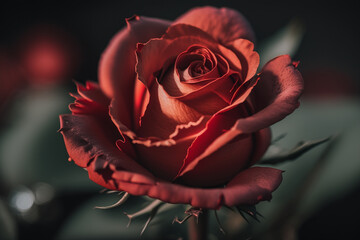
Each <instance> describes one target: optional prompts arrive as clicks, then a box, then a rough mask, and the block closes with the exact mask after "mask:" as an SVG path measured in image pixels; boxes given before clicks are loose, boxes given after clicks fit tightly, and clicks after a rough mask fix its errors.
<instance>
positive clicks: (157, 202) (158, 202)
mask: <svg viewBox="0 0 360 240" xmlns="http://www.w3.org/2000/svg"><path fill="white" fill-rule="evenodd" d="M163 203H164V202H162V201H161V200H154V201H153V202H152V203H150V204H149V205H147V206H146V207H145V208H143V209H141V210H140V211H138V212H135V213H132V214H128V213H126V212H124V214H125V215H126V216H127V217H128V218H129V223H128V225H127V227H129V226H130V224H131V220H132V219H133V218H136V217H139V216H142V215H144V214H147V213H151V212H152V211H153V209H155V208H157V207H160V206H161V205H162V204H163Z"/></svg>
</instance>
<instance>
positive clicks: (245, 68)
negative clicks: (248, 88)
mask: <svg viewBox="0 0 360 240" xmlns="http://www.w3.org/2000/svg"><path fill="white" fill-rule="evenodd" d="M228 48H229V49H231V50H232V52H234V53H235V54H236V57H237V58H238V59H239V60H240V62H241V71H240V72H241V73H242V74H243V75H242V77H243V79H244V81H247V80H249V79H250V78H252V77H253V76H254V75H255V74H256V71H257V69H258V67H259V63H260V57H259V54H258V53H257V52H255V51H254V43H252V42H250V41H248V40H246V39H236V40H234V41H232V42H230V43H229V44H228Z"/></svg>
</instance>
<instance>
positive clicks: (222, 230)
mask: <svg viewBox="0 0 360 240" xmlns="http://www.w3.org/2000/svg"><path fill="white" fill-rule="evenodd" d="M214 213H215V218H216V222H217V224H218V227H219V230H220V232H221V233H222V234H223V235H226V232H225V231H224V228H223V227H222V225H221V223H220V219H219V216H218V214H217V210H214Z"/></svg>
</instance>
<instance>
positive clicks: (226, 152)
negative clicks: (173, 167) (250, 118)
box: [177, 134, 254, 187]
mask: <svg viewBox="0 0 360 240" xmlns="http://www.w3.org/2000/svg"><path fill="white" fill-rule="evenodd" d="M253 142H254V140H253V137H252V135H251V134H248V135H242V136H241V138H240V139H238V140H234V141H232V142H230V143H228V144H226V145H225V146H222V147H221V148H219V150H217V151H215V152H214V153H212V154H210V155H207V156H206V157H202V156H201V155H200V156H199V160H200V159H201V161H197V160H196V159H195V160H194V161H192V162H191V163H190V164H189V165H188V166H187V168H192V169H191V171H188V172H186V173H184V174H183V175H181V177H179V178H177V182H180V183H182V184H186V185H188V186H196V187H214V186H220V185H223V184H225V183H227V182H228V181H229V180H231V179H232V178H233V177H235V176H236V175H237V174H238V173H239V172H240V171H241V170H243V169H244V168H245V167H247V166H248V162H249V159H250V158H251V157H252V153H253V151H254V147H253V145H254V144H253ZM191 164H193V166H191ZM204 176H206V178H204Z"/></svg>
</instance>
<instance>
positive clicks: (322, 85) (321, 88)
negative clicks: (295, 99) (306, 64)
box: [303, 68, 359, 100]
mask: <svg viewBox="0 0 360 240" xmlns="http://www.w3.org/2000/svg"><path fill="white" fill-rule="evenodd" d="M303 75H304V81H305V91H304V97H306V98H311V99H315V100H316V99H318V100H320V99H335V98H344V97H354V96H355V95H358V94H359V87H358V86H357V85H356V82H355V79H354V78H353V77H352V76H351V75H350V74H347V73H346V72H343V71H341V70H339V69H332V68H317V69H314V70H309V71H307V72H305V73H304V74H303Z"/></svg>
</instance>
